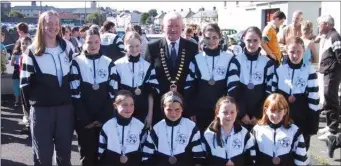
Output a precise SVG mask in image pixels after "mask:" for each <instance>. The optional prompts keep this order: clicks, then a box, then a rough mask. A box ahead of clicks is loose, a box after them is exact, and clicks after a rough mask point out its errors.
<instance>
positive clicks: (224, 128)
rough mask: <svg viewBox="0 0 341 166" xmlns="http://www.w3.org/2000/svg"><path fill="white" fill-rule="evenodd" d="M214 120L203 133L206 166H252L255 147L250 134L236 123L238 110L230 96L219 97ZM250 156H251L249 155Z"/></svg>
mask: <svg viewBox="0 0 341 166" xmlns="http://www.w3.org/2000/svg"><path fill="white" fill-rule="evenodd" d="M214 113H215V118H214V120H213V121H212V123H211V124H210V125H209V127H208V129H207V130H206V131H205V133H204V138H203V142H204V145H205V146H204V150H205V151H206V152H207V158H206V162H205V164H207V165H224V166H225V165H252V164H253V161H254V159H255V158H254V157H255V153H256V152H255V147H254V142H253V139H252V138H251V134H250V132H248V130H247V129H245V128H244V127H243V126H241V125H240V124H238V123H237V122H236V118H237V113H238V108H237V104H236V101H235V100H234V99H233V98H232V97H230V96H224V97H221V98H220V99H219V100H218V101H217V103H216V106H215V111H214ZM251 154H252V155H251Z"/></svg>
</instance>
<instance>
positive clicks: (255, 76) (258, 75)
mask: <svg viewBox="0 0 341 166" xmlns="http://www.w3.org/2000/svg"><path fill="white" fill-rule="evenodd" d="M252 77H253V80H255V81H262V78H263V76H262V73H261V72H259V71H257V72H254V73H253V76H252Z"/></svg>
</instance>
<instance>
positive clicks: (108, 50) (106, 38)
mask: <svg viewBox="0 0 341 166" xmlns="http://www.w3.org/2000/svg"><path fill="white" fill-rule="evenodd" d="M101 52H102V53H103V54H104V55H106V56H108V57H109V58H111V59H112V61H113V62H115V61H116V60H117V59H119V58H121V57H123V56H124V54H125V53H124V45H123V41H122V39H121V38H120V37H119V36H118V35H117V34H114V33H109V32H105V33H103V34H101Z"/></svg>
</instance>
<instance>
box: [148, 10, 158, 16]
mask: <svg viewBox="0 0 341 166" xmlns="http://www.w3.org/2000/svg"><path fill="white" fill-rule="evenodd" d="M148 14H149V15H150V16H152V17H156V16H157V11H156V9H150V10H149V12H148Z"/></svg>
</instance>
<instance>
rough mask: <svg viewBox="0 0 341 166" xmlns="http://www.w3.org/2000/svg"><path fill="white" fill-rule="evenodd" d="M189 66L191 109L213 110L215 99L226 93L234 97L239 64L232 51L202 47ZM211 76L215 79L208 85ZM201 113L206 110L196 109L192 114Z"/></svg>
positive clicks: (237, 81)
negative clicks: (192, 92) (191, 90)
mask: <svg viewBox="0 0 341 166" xmlns="http://www.w3.org/2000/svg"><path fill="white" fill-rule="evenodd" d="M189 68H190V72H189V77H188V80H189V81H188V82H190V81H192V82H191V83H190V86H192V87H191V88H194V89H195V90H194V91H195V95H193V98H192V101H191V104H192V105H194V106H193V107H191V109H192V110H213V109H214V106H215V103H216V102H217V100H218V99H219V98H220V97H222V96H225V95H227V94H229V95H230V96H232V97H234V98H236V96H237V91H236V90H237V87H238V83H239V70H238V69H239V68H240V65H239V64H238V62H237V61H236V59H235V58H234V56H233V54H232V53H227V52H223V51H221V50H220V49H219V48H217V49H214V50H211V49H207V48H204V51H203V52H200V53H199V54H197V55H196V56H195V57H194V60H193V61H192V62H191V63H190V67H189ZM213 69H214V71H212V70H213ZM212 76H213V78H214V80H215V84H214V85H213V86H212V85H209V80H210V79H211V78H212ZM201 113H203V114H205V113H206V114H207V113H208V112H206V111H197V112H195V113H194V115H198V114H201ZM210 113H211V112H210Z"/></svg>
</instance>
